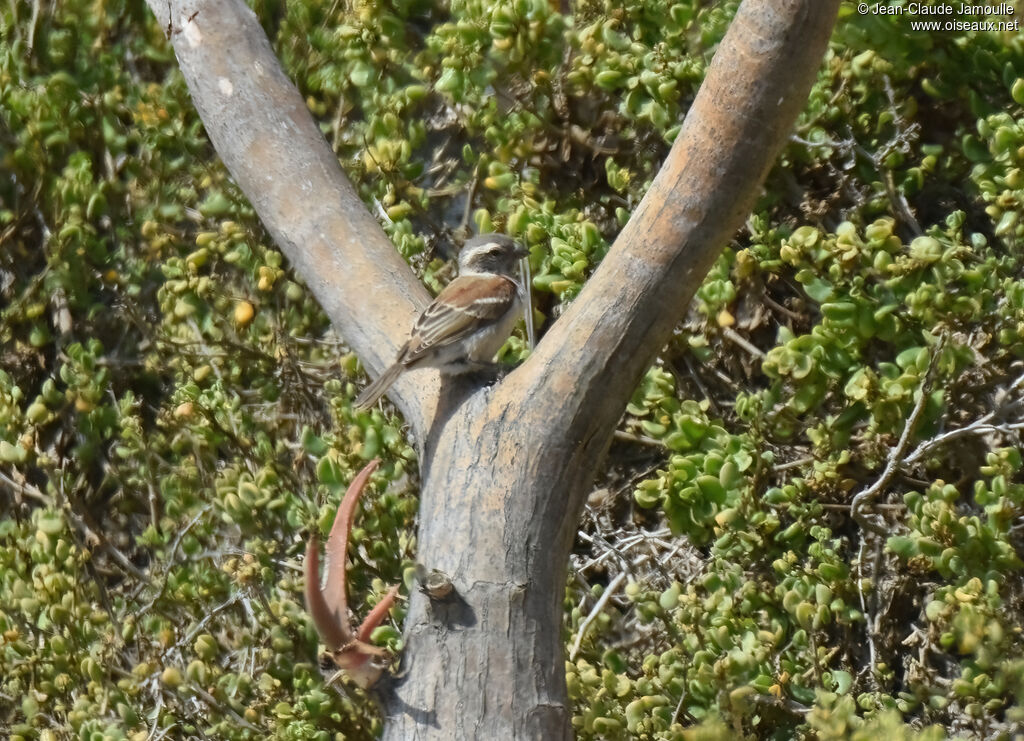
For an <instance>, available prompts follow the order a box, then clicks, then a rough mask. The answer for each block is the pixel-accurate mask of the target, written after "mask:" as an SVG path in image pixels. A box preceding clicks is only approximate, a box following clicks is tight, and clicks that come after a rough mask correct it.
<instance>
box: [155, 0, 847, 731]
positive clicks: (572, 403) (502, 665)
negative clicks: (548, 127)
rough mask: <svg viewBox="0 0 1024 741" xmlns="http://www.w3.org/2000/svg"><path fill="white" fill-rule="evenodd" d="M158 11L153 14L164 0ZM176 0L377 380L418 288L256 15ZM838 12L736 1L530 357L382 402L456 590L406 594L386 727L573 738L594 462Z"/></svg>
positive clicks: (246, 173)
mask: <svg viewBox="0 0 1024 741" xmlns="http://www.w3.org/2000/svg"><path fill="white" fill-rule="evenodd" d="M150 4H151V7H153V8H154V11H155V12H157V15H158V17H161V13H160V8H161V6H164V7H165V8H166V1H165V0H150ZM171 5H172V8H173V9H172V11H171V15H172V16H173V18H174V19H175V20H173V23H174V24H177V27H178V28H179V29H180V30H175V31H174V32H173V34H172V39H173V41H174V46H175V50H176V51H177V53H178V57H179V60H180V62H181V65H182V69H183V70H184V71H185V75H186V79H187V80H188V83H189V86H190V89H191V90H192V94H193V97H194V99H195V100H196V105H197V107H198V109H199V111H200V114H201V115H202V117H203V121H204V123H205V124H206V126H207V130H208V131H209V132H210V136H211V139H212V140H213V142H214V145H215V146H216V147H217V151H218V153H220V154H221V156H222V157H223V159H224V161H225V163H226V164H227V165H228V168H229V169H230V170H231V173H232V175H233V176H234V177H235V179H236V180H237V181H238V182H239V184H240V185H241V186H242V188H243V190H245V192H246V194H247V195H248V196H249V198H250V199H251V200H252V201H253V204H254V205H255V206H256V208H257V211H258V212H259V214H260V216H261V218H262V219H263V221H264V223H265V224H266V225H267V228H268V229H269V230H270V231H271V233H272V234H273V235H274V238H275V239H276V240H277V242H278V244H279V245H280V246H281V248H282V250H284V251H285V253H286V254H287V256H288V257H289V259H291V260H292V263H293V265H294V266H295V268H296V270H297V271H298V272H299V274H300V275H303V277H304V278H305V279H306V280H307V282H309V283H310V285H311V287H312V288H313V290H314V292H316V295H317V297H318V299H319V300H320V301H321V302H322V303H323V304H324V306H325V308H326V309H327V311H328V313H329V314H330V316H331V318H332V321H334V322H335V326H336V327H337V329H338V331H339V333H341V334H342V336H344V337H345V339H346V341H347V342H348V343H349V344H350V346H351V347H352V348H353V349H354V350H355V351H356V352H357V353H359V355H360V357H362V358H363V359H364V362H365V363H366V364H367V365H368V366H369V367H371V368H373V369H376V370H377V371H378V372H379V370H380V369H382V368H383V367H384V366H385V365H386V364H387V362H388V361H389V360H390V359H391V355H392V353H393V352H394V349H395V348H396V347H397V346H398V345H399V344H400V343H401V342H402V341H404V339H405V337H406V336H407V332H408V327H409V326H410V324H411V321H412V318H413V316H414V315H415V313H416V311H417V310H418V308H419V307H421V306H422V305H423V302H424V300H425V295H424V292H423V291H422V289H419V288H418V284H416V281H415V278H413V277H412V275H411V272H410V271H409V270H408V268H407V267H405V266H404V264H402V262H401V260H400V258H397V257H396V255H395V252H394V250H393V248H391V247H390V245H388V244H387V240H386V239H384V237H383V234H382V233H381V231H380V229H379V227H377V225H376V224H375V223H374V221H373V218H372V217H371V216H369V215H368V214H367V213H366V212H365V209H363V208H362V206H361V204H359V202H358V199H357V198H356V197H355V194H354V192H353V191H352V189H351V186H349V185H348V183H347V181H345V180H344V176H343V175H341V172H340V169H338V167H337V163H336V161H335V160H334V158H333V155H331V153H330V151H329V150H328V149H327V148H326V145H325V144H324V143H323V141H322V137H320V135H319V132H317V131H316V128H315V124H313V122H312V120H311V118H310V117H309V115H308V113H307V112H306V110H305V107H304V105H303V104H302V101H301V98H299V96H298V95H297V94H296V93H294V90H292V89H291V88H290V83H288V81H287V80H286V79H285V78H284V76H283V75H282V74H281V72H280V71H279V69H278V68H277V64H276V61H275V60H273V57H272V54H271V52H270V47H269V44H267V42H266V40H265V38H264V37H263V33H262V30H261V29H260V27H259V25H258V23H257V22H256V19H255V18H254V17H253V16H252V14H251V13H250V12H249V11H248V9H246V8H245V6H244V5H243V4H242V3H241V2H240V0H219V1H218V2H213V1H212V0H211V1H210V2H184V1H178V2H172V3H171ZM838 5H839V2H838V0H746V2H744V3H743V4H742V5H741V7H740V9H739V11H738V13H737V15H736V19H735V20H734V22H733V25H732V26H731V28H730V29H729V32H728V34H727V35H726V37H725V39H724V40H723V42H722V44H721V46H720V48H719V51H718V53H717V54H716V56H715V59H714V61H713V63H712V65H711V67H710V69H709V72H708V75H707V79H706V80H705V82H704V85H703V86H702V87H701V90H700V93H699V94H698V96H697V99H696V101H695V102H694V104H693V106H692V108H691V109H690V112H689V114H688V115H687V118H686V122H685V124H684V126H683V128H682V130H681V132H680V134H679V137H678V139H677V141H676V143H675V145H674V146H673V148H672V150H671V152H670V154H669V157H668V159H667V160H666V161H665V163H664V164H663V166H662V168H661V171H660V172H659V174H658V177H657V178H656V180H655V182H654V184H653V186H652V187H651V189H650V191H649V192H648V193H647V195H646V197H645V198H644V199H643V201H642V203H641V204H640V206H639V207H638V209H637V211H636V212H635V213H634V215H633V218H632V219H631V220H630V222H629V223H628V224H627V226H626V227H625V229H623V231H622V233H621V234H620V235H619V237H618V239H617V240H616V242H615V244H614V245H613V247H612V249H611V250H610V251H609V253H608V255H607V256H606V257H605V259H604V261H603V263H602V264H601V266H600V268H599V269H598V270H597V272H596V273H595V274H594V276H593V277H592V278H591V279H590V280H589V281H588V283H587V285H586V286H585V288H584V290H583V292H582V293H581V294H580V296H579V298H577V299H576V301H575V302H573V304H572V305H571V306H570V307H569V309H568V311H566V313H565V314H564V315H563V316H562V317H561V318H560V319H559V320H558V321H557V322H556V323H555V325H554V326H553V327H552V328H551V330H550V331H549V332H548V334H547V335H546V336H545V338H544V340H543V341H542V342H541V343H540V345H539V347H538V348H537V351H536V352H535V353H534V355H533V356H532V357H531V358H530V359H529V360H528V361H527V362H526V363H524V364H523V365H522V366H521V367H520V368H518V369H517V370H516V371H514V372H513V373H512V374H510V375H509V376H508V378H506V379H505V380H504V381H503V382H502V383H500V384H499V385H497V386H495V387H493V388H490V389H479V390H472V389H469V388H468V387H467V386H466V384H465V383H459V384H457V385H456V386H455V388H454V391H455V392H456V393H448V391H449V390H450V389H443V393H441V394H440V396H439V394H438V389H439V386H438V384H437V381H436V377H433V378H434V381H433V382H432V383H428V384H426V385H424V381H423V379H424V376H422V375H418V376H417V377H416V378H415V388H414V387H413V385H412V384H409V383H401V384H400V385H399V386H397V387H396V389H395V392H394V393H391V394H389V396H390V397H391V398H392V399H393V400H394V401H395V402H396V403H397V404H398V406H399V408H400V409H401V410H402V411H403V413H404V414H405V415H406V418H407V419H408V421H409V422H410V424H411V425H412V429H413V431H414V433H415V434H416V436H417V439H418V440H419V441H420V442H421V451H422V455H423V459H422V476H423V487H422V491H421V495H420V530H419V538H418V554H417V559H418V560H419V561H420V562H421V563H423V564H424V565H425V566H426V567H427V568H428V569H439V570H441V571H442V572H444V573H445V574H447V575H448V576H449V577H450V578H451V580H452V582H453V583H454V585H455V591H456V596H455V597H454V598H453V599H451V600H449V601H445V602H433V603H432V602H430V601H429V600H428V598H427V597H426V596H425V595H423V594H421V593H419V592H415V593H413V594H412V595H410V603H409V613H408V617H407V620H406V626H405V636H406V650H405V657H404V669H405V674H404V676H403V677H402V679H401V680H397V681H394V682H391V683H388V684H386V685H385V686H384V688H383V694H382V700H383V704H384V707H385V714H386V723H385V732H384V737H385V738H386V739H402V740H407V739H446V740H447V739H462V738H480V739H566V738H570V737H571V735H572V734H571V728H570V717H571V709H570V707H569V704H568V699H567V697H566V690H565V677H564V664H563V662H564V646H563V645H562V640H561V621H562V606H561V605H562V596H563V591H564V584H565V568H566V563H567V560H568V554H569V549H570V547H571V544H572V537H573V533H574V532H575V530H576V523H577V520H578V517H579V514H580V512H581V510H582V507H583V503H584V500H585V496H586V494H587V492H588V491H589V487H590V486H591V483H592V478H593V475H594V471H595V470H596V469H597V467H598V465H599V464H600V460H601V457H602V455H603V454H604V452H605V450H606V449H607V446H608V444H609V442H610V440H611V436H612V433H613V431H614V428H615V425H616V422H617V421H618V419H619V417H620V416H621V414H622V411H623V409H624V408H625V405H626V402H627V401H628V398H629V395H630V393H631V392H632V390H633V389H634V388H635V386H636V384H637V382H638V381H639V379H640V378H641V376H642V374H643V373H644V371H645V369H646V368H647V367H648V366H649V365H650V364H651V362H653V360H654V357H655V354H656V353H657V351H658V350H659V349H660V348H661V347H662V346H663V344H664V343H665V342H666V341H667V340H668V338H669V336H670V334H671V331H672V328H673V326H674V325H675V323H676V322H678V320H679V319H680V318H681V317H682V316H683V314H684V312H685V310H686V307H687V304H688V303H689V301H690V299H691V297H692V296H693V293H694V292H695V291H696V289H697V287H698V286H699V284H700V282H701V280H702V279H703V277H704V275H705V274H706V272H707V270H708V268H709V267H710V265H711V264H712V262H713V261H714V259H715V257H716V256H717V255H718V253H719V252H720V250H721V249H722V247H723V246H724V245H725V244H726V242H727V241H728V239H729V238H730V237H731V235H732V234H733V233H734V232H735V230H736V229H737V228H738V227H739V226H740V224H741V223H742V220H743V219H744V217H745V216H746V215H747V213H748V211H749V209H750V207H751V206H752V204H753V201H754V199H755V197H756V195H757V192H758V189H759V188H760V186H761V182H762V180H763V178H764V175H765V173H766V172H767V170H768V168H769V167H770V166H771V163H772V161H773V160H774V158H775V155H776V153H777V152H778V151H779V149H780V148H781V146H782V144H783V143H784V141H785V139H786V136H787V134H788V132H789V130H790V128H791V127H792V124H793V122H794V120H795V119H796V116H797V114H798V112H799V110H800V108H801V107H802V106H803V104H804V101H805V100H806V96H807V92H808V91H809V89H810V87H811V84H812V82H813V80H814V76H815V72H816V70H817V67H818V64H819V63H820V60H821V58H822V54H823V53H824V51H825V48H826V44H827V40H828V36H829V32H830V30H831V28H832V24H833V22H834V20H835V17H836V13H837V9H838ZM196 10H198V11H199V12H198V14H197V15H195V16H192V13H194V12H195V11H196ZM164 13H165V15H166V10H165V11H164ZM162 22H164V23H166V20H163V21H162ZM192 25H195V26H196V29H195V30H194V31H190V30H189V28H190V27H191V26H192ZM240 49H241V50H242V51H241V52H240V51H239V50H240ZM227 50H230V51H227ZM224 80H227V83H228V84H227V85H225V83H224V82H223V81H224ZM227 87H229V88H230V93H227V92H225V90H226V88H227ZM282 126H283V130H282V131H274V129H275V128H276V127H282ZM243 129H244V130H246V131H244V132H243ZM240 138H241V139H242V142H241V143H240V142H239V139H240ZM268 173H272V176H268ZM345 274H349V275H354V276H356V277H357V278H358V284H359V286H360V289H359V290H358V292H353V291H349V290H347V285H348V284H346V281H345V280H342V279H340V278H339V276H340V275H345Z"/></svg>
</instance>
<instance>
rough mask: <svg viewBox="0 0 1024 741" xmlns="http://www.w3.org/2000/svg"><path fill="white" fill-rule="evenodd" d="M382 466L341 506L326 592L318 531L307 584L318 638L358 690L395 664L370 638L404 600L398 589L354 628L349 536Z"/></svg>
mask: <svg viewBox="0 0 1024 741" xmlns="http://www.w3.org/2000/svg"><path fill="white" fill-rule="evenodd" d="M378 465H380V461H379V460H372V461H370V462H369V463H368V464H366V466H364V467H363V470H361V471H360V472H359V473H358V474H357V475H356V477H355V478H354V479H353V480H352V483H351V484H350V485H349V487H348V490H347V491H346V492H345V496H344V497H343V498H342V500H341V504H340V505H339V506H338V514H337V516H336V517H335V518H334V525H333V526H332V527H331V534H330V535H329V536H328V538H327V547H326V551H327V584H326V586H325V587H324V588H321V587H320V542H319V538H317V535H316V532H315V531H314V532H313V533H311V534H310V536H309V540H308V541H307V542H306V561H305V568H304V572H305V581H306V589H305V591H306V609H307V610H309V614H310V616H311V617H312V618H313V624H314V625H316V630H317V633H319V635H320V638H321V639H322V640H323V642H324V644H325V645H326V646H327V649H328V650H327V654H326V655H327V656H328V657H329V658H330V660H331V661H332V662H333V663H334V664H335V666H337V667H338V668H339V669H340V670H342V671H343V672H344V673H345V675H346V676H347V677H349V678H350V679H351V680H352V681H353V682H354V683H355V684H356V685H358V686H359V687H362V688H363V689H366V688H367V687H371V686H373V685H374V684H375V683H376V682H377V680H378V679H380V676H381V674H382V673H383V672H384V670H385V669H386V668H387V666H388V664H389V663H390V661H391V654H390V652H389V651H388V650H387V649H386V648H381V647H380V646H374V645H373V644H371V643H370V642H369V640H370V635H371V634H372V633H373V631H374V629H375V628H376V627H377V626H379V625H380V624H381V623H382V622H384V619H385V618H386V617H387V614H388V611H389V610H390V609H391V606H392V605H394V603H395V599H396V598H397V597H398V587H397V586H393V587H391V589H389V590H388V593H387V594H386V595H385V596H384V598H383V599H382V600H381V601H380V602H378V603H377V606H376V607H374V608H373V609H372V610H371V611H370V613H369V614H368V615H367V616H366V618H365V619H364V620H363V622H362V623H361V624H360V626H359V628H358V630H356V629H355V628H353V626H352V624H351V623H350V622H349V617H348V596H347V595H346V591H345V590H346V584H345V571H346V566H347V565H348V557H347V552H348V537H349V534H350V533H351V531H352V523H353V520H354V515H355V510H356V506H357V505H358V504H359V497H360V496H361V495H362V493H363V489H365V488H366V484H367V482H368V481H369V480H370V475H371V474H372V473H373V472H374V471H375V470H376V469H377V466H378Z"/></svg>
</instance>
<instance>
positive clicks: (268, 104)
mask: <svg viewBox="0 0 1024 741" xmlns="http://www.w3.org/2000/svg"><path fill="white" fill-rule="evenodd" d="M147 2H148V4H149V7H150V9H151V10H152V11H153V13H154V14H155V15H156V17H157V20H158V21H159V23H160V25H161V27H162V28H165V29H169V30H170V38H171V42H172V43H173V45H174V51H175V54H176V55H177V57H178V63H179V65H180V67H181V71H182V74H183V75H184V76H185V80H186V82H187V83H188V87H189V91H190V92H191V94H192V100H193V102H194V103H195V105H196V109H197V110H198V111H199V115H200V117H201V118H202V120H203V125H204V126H205V127H206V132H207V134H208V135H209V137H210V140H211V141H212V142H213V145H214V147H215V148H216V150H217V154H218V155H220V158H221V159H222V160H223V161H224V164H225V165H226V166H227V168H228V171H229V172H230V173H231V176H232V177H233V178H234V179H235V182H236V183H238V185H239V187H241V189H242V190H243V191H244V192H245V195H246V196H247V197H248V198H249V201H250V202H251V203H252V205H253V207H254V208H255V209H256V212H257V213H258V214H259V216H260V219H261V220H262V221H263V224H264V226H266V228H267V231H269V232H270V234H271V235H272V236H273V238H274V242H275V243H276V244H277V245H278V247H280V248H281V250H282V251H283V252H284V253H285V255H287V257H288V259H289V260H290V261H291V264H292V265H293V266H294V267H295V270H296V272H297V273H298V274H299V275H300V276H302V278H303V280H305V281H306V283H307V284H308V285H309V287H310V289H311V290H312V291H313V294H314V295H315V296H316V298H317V301H318V302H319V303H320V305H321V306H322V307H323V308H324V311H326V312H327V314H328V316H329V317H330V319H331V323H332V324H333V325H334V328H335V329H336V330H337V331H338V333H339V334H340V335H341V336H342V337H344V338H345V342H346V343H347V344H348V345H349V346H350V347H352V349H353V350H355V351H356V353H357V354H358V355H359V357H360V358H361V359H362V361H363V362H364V364H366V365H367V366H368V367H369V368H371V369H374V370H375V371H377V372H380V370H382V369H383V368H385V367H386V366H388V365H389V364H390V363H391V361H392V360H394V356H395V351H396V350H397V348H398V347H399V346H400V345H401V344H402V343H403V342H404V341H405V340H406V338H407V337H408V332H409V327H410V326H411V325H412V322H413V320H414V319H415V317H416V316H417V315H418V314H419V312H420V311H421V310H422V309H423V307H424V306H426V304H427V302H428V300H429V296H428V294H427V292H426V290H425V289H424V288H423V286H422V285H421V284H420V283H419V281H418V280H416V277H415V276H414V275H413V273H412V271H411V270H410V269H409V267H408V266H407V265H406V264H405V262H404V261H403V260H402V258H401V256H400V255H399V254H398V253H397V252H396V251H395V249H394V247H393V246H392V244H391V242H390V241H389V240H388V238H387V236H386V235H385V234H384V232H383V230H382V229H381V228H380V226H379V225H378V224H377V222H376V221H375V220H374V218H373V216H372V215H371V214H370V213H369V211H367V209H366V207H365V206H364V205H363V203H362V201H360V199H359V196H358V195H357V194H356V192H355V189H354V188H353V187H352V185H351V183H349V181H348V179H347V178H346V177H345V175H344V173H343V172H342V171H341V167H340V166H339V165H338V159H337V157H336V156H335V155H334V153H333V152H332V151H331V149H330V147H328V145H327V142H326V141H325V140H324V137H323V135H322V134H321V133H320V130H319V128H318V127H317V125H316V122H315V121H314V120H313V117H312V116H311V115H310V113H309V110H308V109H307V108H306V105H305V103H304V102H303V100H302V96H301V95H299V92H298V90H296V89H295V86H294V85H293V84H292V83H291V81H289V80H288V78H287V77H286V76H285V75H284V73H283V72H282V71H281V67H280V64H279V63H278V60H277V57H276V56H275V55H274V52H273V50H272V49H271V48H270V43H269V42H268V41H267V37H266V35H265V34H264V32H263V28H262V27H261V26H260V24H259V21H258V20H257V18H256V16H255V14H254V13H253V12H252V11H251V10H250V9H249V8H248V7H247V6H246V5H245V3H244V2H242V0H147ZM413 381H414V383H411V382H410V381H409V380H408V379H400V380H399V382H398V383H397V384H396V385H395V387H394V391H392V392H391V394H390V397H391V399H393V400H394V401H395V403H396V404H397V405H398V407H399V409H400V410H401V411H402V413H403V414H404V415H405V418H406V419H407V420H408V421H409V423H410V424H411V425H412V427H413V429H414V430H415V431H416V433H417V437H418V438H419V439H423V438H422V435H423V434H424V433H425V431H426V429H427V426H428V424H429V421H430V419H431V417H432V416H433V409H434V405H435V402H436V399H437V389H438V377H437V375H436V374H434V373H431V372H429V371H422V372H420V373H417V374H416V377H415V378H414V379H413Z"/></svg>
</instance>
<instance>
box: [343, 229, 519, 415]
mask: <svg viewBox="0 0 1024 741" xmlns="http://www.w3.org/2000/svg"><path fill="white" fill-rule="evenodd" d="M526 255H527V251H526V250H525V249H523V248H522V247H521V246H520V245H519V244H518V243H517V242H515V241H514V240H513V239H511V238H509V237H506V236H505V235H504V234H480V235H478V236H476V237H473V238H471V239H469V240H467V241H466V245H465V247H463V248H462V252H461V253H460V254H459V277H458V278H456V279H455V280H453V281H452V282H451V283H449V284H448V285H447V286H446V287H445V289H444V290H443V291H441V293H439V294H438V296H437V298H435V299H434V300H433V302H432V303H431V304H430V306H428V307H427V308H426V309H425V310H424V311H423V313H422V314H420V317H419V319H417V320H416V323H415V324H414V325H413V328H412V334H411V336H410V337H409V340H408V342H406V343H405V344H404V345H402V348H401V349H400V350H399V351H398V357H397V358H396V359H395V362H394V363H392V364H391V367H390V368H388V369H387V370H386V371H384V373H383V374H381V376H380V378H378V379H377V380H376V381H374V382H373V383H371V384H370V385H369V386H367V387H366V388H365V389H364V390H363V393H361V394H359V396H358V397H357V398H356V400H355V402H354V404H353V407H354V408H355V409H357V410H361V409H367V408H368V407H370V406H372V405H373V404H374V403H375V402H376V401H377V399H379V398H380V397H381V396H382V395H383V394H384V392H385V391H387V390H388V389H389V388H390V387H391V384H393V383H394V382H395V380H396V379H397V378H398V376H400V375H401V374H402V373H403V372H404V371H406V370H410V369H412V368H436V369H438V370H439V371H441V373H443V374H446V375H458V374H460V373H467V372H469V371H473V370H478V369H481V368H485V367H487V366H488V365H489V362H490V361H491V360H492V359H493V358H494V355H495V353H497V352H498V350H500V349H501V346H502V345H503V344H504V343H505V340H506V339H508V336H509V335H510V334H511V333H512V328H513V327H514V326H515V323H516V320H517V319H518V318H519V315H520V313H521V311H522V305H523V298H522V295H523V294H522V287H521V286H520V285H519V282H518V281H517V280H516V279H515V275H516V263H517V261H518V260H519V259H520V258H521V257H525V256H526Z"/></svg>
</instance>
